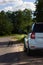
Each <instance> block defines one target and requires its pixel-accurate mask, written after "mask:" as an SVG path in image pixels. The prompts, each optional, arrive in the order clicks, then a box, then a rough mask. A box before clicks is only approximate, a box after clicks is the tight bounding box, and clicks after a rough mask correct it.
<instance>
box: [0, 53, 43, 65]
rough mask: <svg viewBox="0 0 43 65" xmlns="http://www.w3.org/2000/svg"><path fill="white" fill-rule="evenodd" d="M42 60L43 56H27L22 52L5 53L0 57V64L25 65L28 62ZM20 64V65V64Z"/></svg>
mask: <svg viewBox="0 0 43 65" xmlns="http://www.w3.org/2000/svg"><path fill="white" fill-rule="evenodd" d="M37 59H38V60H41V61H42V59H43V54H37V53H36V54H35V53H34V55H30V56H27V55H26V53H24V52H15V53H7V54H4V55H0V63H8V64H9V63H10V64H9V65H11V64H13V63H19V65H23V64H24V65H27V64H28V63H29V62H34V61H37ZM21 62H22V64H20V63H21Z"/></svg>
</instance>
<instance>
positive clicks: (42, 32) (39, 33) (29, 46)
mask: <svg viewBox="0 0 43 65" xmlns="http://www.w3.org/2000/svg"><path fill="white" fill-rule="evenodd" d="M31 29H32V31H31V32H30V33H29V34H28V36H27V37H25V38H24V50H25V51H27V54H29V52H30V50H36V49H37V50H40V49H43V23H34V24H33V25H32V28H31Z"/></svg>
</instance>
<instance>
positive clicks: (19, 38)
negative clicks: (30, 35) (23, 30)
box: [14, 34, 26, 42]
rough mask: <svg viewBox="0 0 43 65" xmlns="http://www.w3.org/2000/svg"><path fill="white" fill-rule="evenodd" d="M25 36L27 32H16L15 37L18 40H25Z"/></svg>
mask: <svg viewBox="0 0 43 65" xmlns="http://www.w3.org/2000/svg"><path fill="white" fill-rule="evenodd" d="M25 36H26V34H15V35H14V39H17V41H18V42H23V41H24V37H25Z"/></svg>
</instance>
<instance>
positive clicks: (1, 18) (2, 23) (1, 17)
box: [0, 11, 13, 35]
mask: <svg viewBox="0 0 43 65" xmlns="http://www.w3.org/2000/svg"><path fill="white" fill-rule="evenodd" d="M12 29H13V24H12V23H11V22H10V20H9V19H8V17H7V16H6V13H5V12H4V11H1V12H0V35H6V34H11V32H12Z"/></svg>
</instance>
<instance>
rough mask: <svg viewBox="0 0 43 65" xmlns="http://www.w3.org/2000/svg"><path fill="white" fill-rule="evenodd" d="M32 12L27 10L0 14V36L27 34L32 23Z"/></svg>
mask: <svg viewBox="0 0 43 65" xmlns="http://www.w3.org/2000/svg"><path fill="white" fill-rule="evenodd" d="M31 15H32V12H31V11H30V10H28V9H25V10H24V11H21V10H19V11H15V12H11V11H8V12H4V11H1V12H0V35H6V34H11V33H27V32H28V31H29V28H30V25H31V23H32V17H31Z"/></svg>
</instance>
